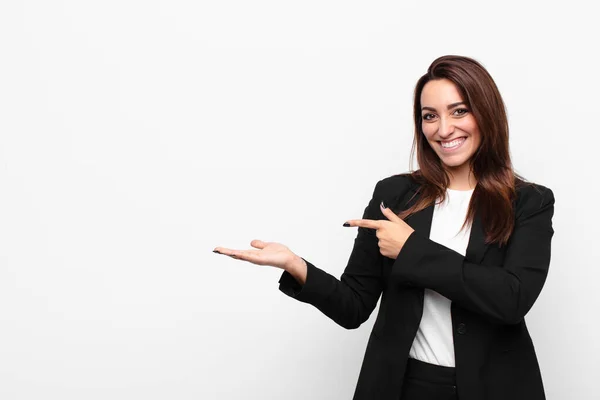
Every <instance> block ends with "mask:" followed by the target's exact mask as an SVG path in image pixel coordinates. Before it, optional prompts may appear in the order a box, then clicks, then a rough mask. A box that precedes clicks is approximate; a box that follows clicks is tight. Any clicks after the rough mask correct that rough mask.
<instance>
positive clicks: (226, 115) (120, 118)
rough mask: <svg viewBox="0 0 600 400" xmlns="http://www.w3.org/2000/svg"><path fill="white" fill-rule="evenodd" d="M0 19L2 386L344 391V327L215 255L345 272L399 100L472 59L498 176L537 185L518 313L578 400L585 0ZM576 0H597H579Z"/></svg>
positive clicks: (101, 11)
mask: <svg viewBox="0 0 600 400" xmlns="http://www.w3.org/2000/svg"><path fill="white" fill-rule="evenodd" d="M401 3H402V2H396V1H386V2H366V1H363V2H357V1H324V0H319V1H302V2H287V1H235V2H234V1H212V2H209V1H200V2H198V1H191V0H190V1H181V0H176V1H173V0H170V1H166V0H162V1H148V0H146V1H135V0H119V1H115V0H104V1H75V0H65V1H52V2H48V1H17V0H5V1H3V2H2V3H1V5H0V398H1V399H7V400H13V399H15V400H16V399H61V400H67V399H86V400H88V399H89V400H92V399H142V398H143V399H147V400H154V399H182V400H183V399H219V400H225V399H227V400H229V399H283V398H285V399H289V400H293V399H298V400H300V399H339V400H344V399H350V398H351V397H352V394H353V392H354V387H355V385H356V380H357V377H358V372H359V368H360V364H361V362H362V357H363V355H364V350H365V346H366V341H367V338H368V334H369V332H370V329H371V327H372V324H373V322H374V319H375V313H376V311H375V313H374V314H372V316H371V318H370V319H369V321H367V322H366V323H365V324H364V325H363V326H361V327H360V328H359V329H357V330H350V331H348V330H345V329H343V328H341V327H339V326H337V325H336V324H335V323H334V322H332V321H331V320H329V319H327V318H326V317H325V316H324V315H322V314H321V313H320V312H319V311H318V310H316V309H315V308H313V307H312V306H309V305H306V304H303V303H300V302H297V301H295V300H293V299H291V298H289V297H287V296H285V295H284V294H283V293H281V292H280V291H279V290H278V283H277V281H278V279H279V277H280V275H281V270H278V269H275V268H271V267H266V266H262V267H260V266H256V265H253V264H250V263H247V262H243V261H239V260H234V259H232V258H229V257H226V256H222V255H218V254H215V253H213V252H212V250H213V249H214V248H215V247H217V246H223V247H229V248H236V249H248V248H250V245H249V244H250V241H251V240H253V239H261V240H265V241H278V242H281V243H284V244H286V245H287V246H289V247H290V248H291V249H292V251H294V252H296V253H297V254H299V255H302V256H303V257H305V258H307V259H308V260H310V261H311V262H313V263H315V264H316V265H317V266H319V267H320V268H322V269H324V270H326V271H327V272H329V273H331V274H333V275H335V276H337V277H339V276H340V274H341V273H342V271H343V269H344V267H345V265H346V262H347V260H348V257H349V255H350V251H351V248H352V244H353V239H354V237H355V234H356V230H355V229H354V228H343V227H342V223H343V222H344V221H345V220H346V219H352V218H360V217H361V216H362V212H363V210H364V208H365V206H366V204H367V202H368V201H369V199H370V197H371V194H372V191H373V188H374V185H375V183H376V182H377V181H378V180H380V179H382V178H384V177H387V176H390V175H393V174H397V173H401V172H405V171H408V170H409V152H410V145H411V140H412V129H413V126H412V120H411V113H412V109H411V107H412V91H413V88H414V84H415V83H416V81H417V79H418V78H419V77H420V76H421V75H422V74H423V73H425V71H426V69H427V67H428V65H429V64H430V63H431V62H432V61H433V60H434V59H435V58H437V57H438V56H441V55H444V54H459V55H466V56H470V57H473V58H475V59H477V60H479V61H480V62H481V63H483V65H484V66H485V67H486V68H487V69H488V70H489V71H490V73H491V74H492V76H493V77H494V78H495V80H496V82H497V84H498V86H499V88H500V90H501V93H502V95H503V96H504V100H505V102H506V104H507V107H508V113H509V118H510V124H511V137H510V140H511V151H512V156H513V161H514V164H515V167H516V170H517V172H519V173H521V174H522V175H524V176H525V177H526V178H528V179H529V180H532V181H534V182H537V183H541V184H543V185H545V186H548V187H550V188H552V189H553V191H554V194H555V197H556V206H555V217H554V228H555V232H556V233H555V236H554V240H553V244H552V245H553V252H552V263H551V267H550V274H549V277H548V280H547V283H546V286H545V288H544V290H543V291H542V294H541V296H540V298H539V300H538V301H537V303H536V304H535V306H534V308H533V309H532V311H531V312H530V313H529V314H528V316H527V321H528V325H529V328H530V331H531V335H532V337H533V340H534V343H535V346H536V350H537V353H538V357H539V361H540V364H541V368H542V373H543V378H544V382H545V386H546V392H547V397H548V399H552V400H554V399H556V400H559V399H567V398H570V399H597V397H595V396H597V383H598V377H599V376H600V367H599V366H598V365H599V364H598V360H599V359H600V349H599V344H598V341H597V337H598V330H599V323H598V306H599V301H598V290H597V288H598V283H597V282H598V279H599V278H600V273H599V269H598V264H599V262H598V256H597V254H596V251H597V249H598V245H597V241H598V238H599V236H600V235H599V228H598V219H599V218H598V216H599V212H598V204H597V199H598V197H599V196H600V192H599V189H598V185H597V179H598V178H597V173H598V167H597V164H598V159H599V157H598V151H599V150H598V148H599V147H598V146H599V145H600V140H599V139H598V137H599V134H600V130H599V128H598V112H599V110H598V108H599V101H598V93H599V89H600V87H599V83H598V78H597V75H598V71H597V69H598V64H597V60H598V47H597V41H596V39H594V38H597V37H598V36H599V33H600V32H599V31H600V30H599V28H598V23H597V21H596V19H594V18H593V13H592V12H590V10H589V9H588V4H585V3H584V2H582V1H568V2H561V3H560V4H558V3H553V2H550V3H549V2H543V3H542V2H539V4H534V3H532V2H525V1H519V2H514V4H510V3H511V2H508V3H507V2H496V5H484V4H478V3H477V2H471V3H469V2H449V1H439V2H438V1H428V2H411V3H408V4H401ZM589 3H590V4H591V2H589Z"/></svg>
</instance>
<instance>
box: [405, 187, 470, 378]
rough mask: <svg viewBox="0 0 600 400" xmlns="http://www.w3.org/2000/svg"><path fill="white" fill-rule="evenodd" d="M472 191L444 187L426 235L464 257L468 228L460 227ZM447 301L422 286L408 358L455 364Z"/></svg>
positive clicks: (468, 226)
mask: <svg viewBox="0 0 600 400" xmlns="http://www.w3.org/2000/svg"><path fill="white" fill-rule="evenodd" d="M473 190H474V189H471V190H455V189H447V191H446V194H447V195H446V200H445V201H444V202H443V203H436V204H435V205H434V209H433V219H432V221H431V232H430V234H429V239H431V240H433V241H434V242H437V243H439V244H441V245H443V246H446V247H448V248H450V249H452V250H454V251H456V252H458V253H460V254H462V255H463V256H464V255H465V253H466V251H467V245H468V243H469V235H470V233H471V227H470V225H467V226H466V227H465V229H464V230H462V231H460V227H461V226H462V224H463V223H464V221H465V218H466V216H467V211H468V209H469V201H470V199H471V195H472V194H473ZM438 201H439V199H438ZM459 231H460V232H459ZM450 304H451V301H450V300H448V299H447V298H446V297H444V296H442V295H441V294H439V293H437V292H435V291H433V290H430V289H427V288H426V289H425V298H424V302H423V317H422V318H421V323H420V325H419V330H418V331H417V335H416V336H415V339H414V341H413V344H412V347H411V349H410V353H409V357H410V358H416V359H417V360H420V361H424V362H427V363H430V364H436V365H443V366H446V367H454V366H455V364H454V342H453V333H452V318H451V315H450Z"/></svg>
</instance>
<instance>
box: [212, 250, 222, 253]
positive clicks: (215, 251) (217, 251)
mask: <svg viewBox="0 0 600 400" xmlns="http://www.w3.org/2000/svg"><path fill="white" fill-rule="evenodd" d="M213 253H219V254H221V252H220V251H219V250H213Z"/></svg>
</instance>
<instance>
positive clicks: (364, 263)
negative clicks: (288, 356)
mask: <svg viewBox="0 0 600 400" xmlns="http://www.w3.org/2000/svg"><path fill="white" fill-rule="evenodd" d="M380 186H381V181H379V182H377V185H375V190H374V191H373V197H372V199H371V201H370V202H369V204H368V205H367V207H366V208H365V211H364V213H363V218H370V219H376V218H377V219H381V218H382V216H383V214H382V213H381V210H380V209H379V203H380V202H381V200H382V198H381V188H380ZM377 241H378V239H377V236H376V235H375V231H374V230H373V229H366V228H358V233H357V236H356V238H355V239H354V247H353V249H352V253H351V254H350V259H349V260H348V264H347V266H346V268H345V270H344V273H343V274H342V276H341V278H340V280H338V279H337V278H335V277H333V276H332V275H330V274H328V273H327V272H325V271H323V270H321V269H319V268H317V267H316V266H315V265H313V264H312V263H310V262H309V261H307V260H306V259H304V258H302V260H304V261H305V262H306V281H305V283H304V285H301V284H300V283H299V282H298V281H296V279H294V277H293V276H292V274H290V273H289V272H287V271H284V272H283V274H282V275H281V279H280V280H279V283H280V285H279V290H281V291H282V292H283V293H285V294H287V295H288V296H290V297H292V298H295V299H296V300H298V301H301V302H304V303H308V304H312V305H313V306H314V307H316V308H317V309H319V310H320V311H321V312H322V313H323V314H325V315H326V316H327V317H329V318H331V319H332V320H333V321H335V322H336V323H337V324H339V325H340V326H342V327H344V328H346V329H355V328H358V327H359V326H360V325H361V324H362V323H363V322H364V321H366V320H367V319H368V318H369V316H370V315H371V313H372V312H373V310H374V309H375V306H376V305H377V301H378V300H379V296H380V295H381V291H382V287H383V286H382V268H383V256H382V255H381V253H380V252H379V246H378V244H377ZM298 265H301V263H299V264H298ZM294 275H297V276H301V275H302V274H301V273H296V272H294ZM300 281H301V279H300Z"/></svg>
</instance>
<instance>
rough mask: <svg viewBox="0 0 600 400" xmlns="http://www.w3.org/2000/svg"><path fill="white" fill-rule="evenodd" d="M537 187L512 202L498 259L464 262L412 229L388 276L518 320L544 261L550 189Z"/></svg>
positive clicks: (499, 318) (539, 282) (506, 320)
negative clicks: (517, 203) (513, 213)
mask: <svg viewBox="0 0 600 400" xmlns="http://www.w3.org/2000/svg"><path fill="white" fill-rule="evenodd" d="M540 186H541V185H540ZM542 188H543V191H542V195H541V196H540V194H538V193H537V192H536V193H530V194H528V195H527V196H526V198H525V199H523V200H522V205H521V207H518V208H517V214H518V215H517V217H516V222H515V228H514V230H513V233H512V235H511V237H510V239H509V242H508V243H507V248H506V250H505V251H506V252H505V256H504V262H503V265H497V266H490V265H481V264H475V263H472V262H469V261H467V260H466V259H465V257H464V256H463V255H462V254H460V253H458V252H456V251H454V250H452V249H449V248H447V247H445V246H443V245H440V244H438V243H436V242H434V241H432V240H430V239H428V238H425V237H423V236H422V235H419V234H418V233H417V232H416V231H415V232H413V233H412V234H411V235H410V236H409V237H408V239H407V241H406V243H405V244H404V247H403V248H402V249H401V250H400V253H399V254H398V257H397V258H396V260H395V261H394V265H393V267H392V273H391V276H392V277H393V278H394V279H398V280H399V281H400V282H404V283H410V284H412V285H414V286H420V287H423V288H429V289H432V290H435V291H436V292H438V293H440V294H442V295H443V296H445V297H446V298H448V299H450V300H452V301H453V302H456V303H457V304H458V305H459V306H461V307H463V308H465V309H468V310H470V311H473V312H476V313H479V314H482V315H484V316H486V317H487V318H489V319H490V320H492V321H493V322H496V323H500V324H516V323H519V322H520V321H521V320H523V318H524V317H525V314H527V312H528V311H529V309H530V308H531V307H532V306H533V303H534V302H535V300H536V299H537V297H538V296H539V294H540V292H541V290H542V286H543V285H544V282H545V280H546V276H547V274H548V268H549V265H550V246H551V240H552V236H553V234H554V230H553V228H552V216H553V213H554V194H553V193H552V190H550V189H549V188H544V187H542ZM532 192H533V190H532ZM540 197H541V198H540ZM519 208H520V210H519Z"/></svg>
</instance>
